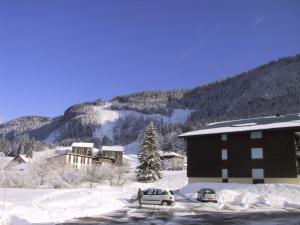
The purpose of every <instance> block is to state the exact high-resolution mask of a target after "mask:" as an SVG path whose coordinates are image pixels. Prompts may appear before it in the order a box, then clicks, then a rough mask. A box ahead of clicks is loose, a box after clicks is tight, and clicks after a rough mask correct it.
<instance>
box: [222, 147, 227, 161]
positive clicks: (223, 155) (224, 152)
mask: <svg viewBox="0 0 300 225" xmlns="http://www.w3.org/2000/svg"><path fill="white" fill-rule="evenodd" d="M227 159H228V158H227V149H222V160H227Z"/></svg>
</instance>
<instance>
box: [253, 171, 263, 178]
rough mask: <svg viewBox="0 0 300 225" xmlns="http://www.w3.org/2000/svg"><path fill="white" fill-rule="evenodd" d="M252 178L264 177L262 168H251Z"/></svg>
mask: <svg viewBox="0 0 300 225" xmlns="http://www.w3.org/2000/svg"><path fill="white" fill-rule="evenodd" d="M252 178H254V179H263V178H264V169H252Z"/></svg>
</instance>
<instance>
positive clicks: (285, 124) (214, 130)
mask: <svg viewBox="0 0 300 225" xmlns="http://www.w3.org/2000/svg"><path fill="white" fill-rule="evenodd" d="M288 127H290V128H293V127H295V128H300V120H293V121H289V122H280V123H270V124H260V125H253V126H238V127H233V126H231V127H218V128H209V129H202V130H196V131H191V132H187V133H184V134H181V135H179V137H188V136H194V135H206V134H222V133H233V132H242V131H254V130H269V129H279V128H288Z"/></svg>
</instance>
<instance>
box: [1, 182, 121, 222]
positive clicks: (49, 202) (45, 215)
mask: <svg viewBox="0 0 300 225" xmlns="http://www.w3.org/2000/svg"><path fill="white" fill-rule="evenodd" d="M0 195H1V196H5V199H6V201H3V200H2V198H1V200H2V202H1V205H2V206H3V207H2V209H0V224H5V223H7V224H8V222H7V221H10V218H11V217H12V216H13V217H17V218H19V220H21V221H22V220H23V221H27V222H28V223H51V222H63V221H66V220H70V219H72V218H78V217H86V216H94V215H98V214H101V213H106V212H109V211H112V210H116V209H119V208H122V207H124V203H123V202H122V201H121V198H122V197H123V196H124V194H123V191H122V190H119V189H118V188H111V187H110V186H101V187H99V188H97V189H70V190H54V189H49V190H47V189H46V190H45V189H44V190H43V189H0Z"/></svg>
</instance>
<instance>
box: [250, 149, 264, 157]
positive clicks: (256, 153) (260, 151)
mask: <svg viewBox="0 0 300 225" xmlns="http://www.w3.org/2000/svg"><path fill="white" fill-rule="evenodd" d="M251 158H252V159H262V158H263V149H262V148H251Z"/></svg>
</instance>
